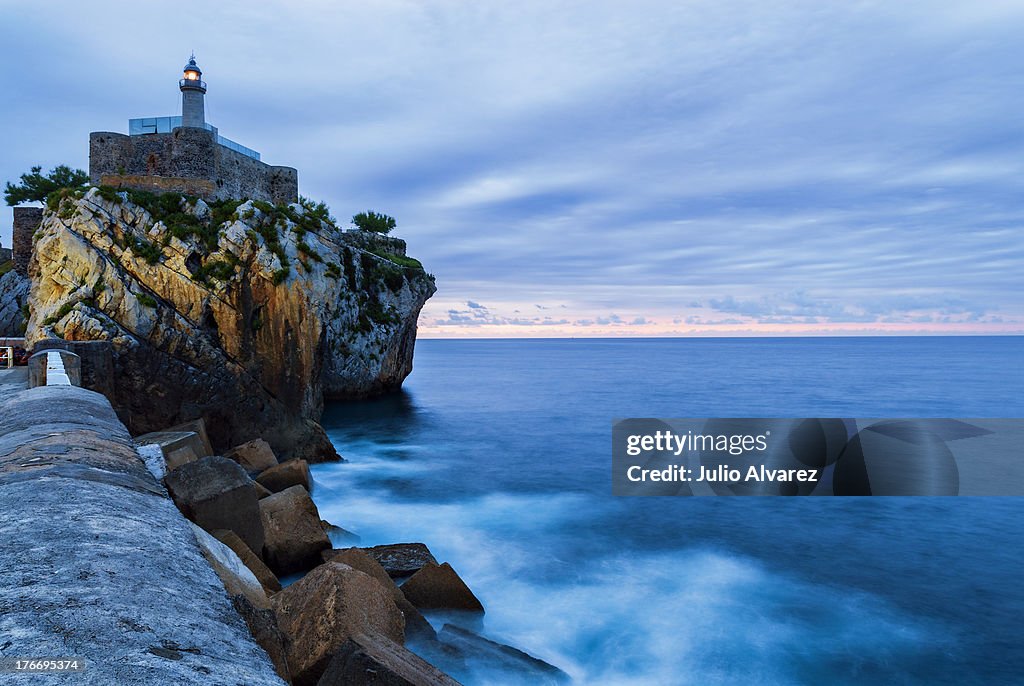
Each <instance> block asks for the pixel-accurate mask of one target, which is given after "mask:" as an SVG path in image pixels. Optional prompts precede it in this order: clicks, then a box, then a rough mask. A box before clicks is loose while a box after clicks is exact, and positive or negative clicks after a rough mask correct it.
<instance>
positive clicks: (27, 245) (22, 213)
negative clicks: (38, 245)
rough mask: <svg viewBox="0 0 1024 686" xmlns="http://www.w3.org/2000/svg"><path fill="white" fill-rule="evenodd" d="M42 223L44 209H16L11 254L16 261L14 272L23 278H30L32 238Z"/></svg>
mask: <svg viewBox="0 0 1024 686" xmlns="http://www.w3.org/2000/svg"><path fill="white" fill-rule="evenodd" d="M42 221H43V208H42V207H15V208H14V226H13V229H12V231H11V233H12V236H11V238H12V241H11V252H12V255H13V259H14V271H16V272H18V273H19V274H21V275H22V276H28V263H29V260H31V259H32V237H33V236H34V235H35V232H36V229H38V228H39V225H40V224H41V223H42Z"/></svg>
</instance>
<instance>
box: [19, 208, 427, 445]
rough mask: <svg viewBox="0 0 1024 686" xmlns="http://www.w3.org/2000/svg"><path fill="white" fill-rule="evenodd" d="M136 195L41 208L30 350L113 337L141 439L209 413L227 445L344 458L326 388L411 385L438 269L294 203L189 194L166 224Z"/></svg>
mask: <svg viewBox="0 0 1024 686" xmlns="http://www.w3.org/2000/svg"><path fill="white" fill-rule="evenodd" d="M128 197H129V196H128V195H127V194H124V193H120V194H118V193H111V192H109V191H107V190H105V191H103V192H100V191H99V190H98V189H91V190H90V191H89V192H87V193H86V194H85V195H84V196H83V197H81V198H76V197H74V196H73V195H69V196H68V197H65V198H64V199H63V200H62V201H61V202H60V204H59V206H58V207H57V208H55V211H47V212H45V213H44V217H43V221H42V224H41V226H40V228H39V230H38V231H37V234H36V235H37V237H36V240H35V244H34V249H33V256H32V261H31V263H30V265H29V274H30V276H31V277H32V286H31V293H30V295H29V307H30V311H31V316H30V319H29V322H28V330H27V334H26V335H27V338H28V339H29V343H30V344H31V343H34V342H35V341H39V340H42V339H46V338H63V339H65V340H75V341H92V340H102V341H109V342H110V343H111V344H112V349H113V359H114V366H115V369H116V378H117V388H116V393H115V397H114V398H112V402H113V403H114V405H115V408H116V409H117V410H118V412H119V414H120V416H121V417H122V418H124V420H125V421H126V423H128V425H129V428H130V429H131V431H132V432H133V434H141V433H147V432H151V431H156V430H160V429H161V428H163V427H166V426H170V425H173V424H175V423H177V422H181V421H185V420H191V419H195V418H197V417H202V418H204V419H205V420H206V426H207V429H208V431H209V437H210V439H211V441H212V444H213V447H214V449H215V450H218V451H223V450H226V449H228V448H229V447H231V446H235V445H238V444H239V443H242V442H243V441H247V440H249V439H251V438H252V437H253V436H261V437H263V438H264V439H265V440H266V441H267V442H268V443H269V444H270V445H271V447H272V448H273V449H274V451H275V452H276V453H277V455H278V456H279V457H281V458H283V459H287V458H291V457H301V458H304V459H307V460H308V461H310V462H314V461H322V460H326V459H338V455H337V453H336V451H335V450H334V448H333V446H332V445H331V443H330V441H329V440H328V439H327V436H326V434H325V433H324V431H323V429H322V428H321V427H320V425H319V424H318V423H317V422H318V420H319V418H320V414H321V412H322V408H323V400H324V397H325V395H326V397H329V398H335V397H358V396H365V395H370V394H374V393H379V392H384V391H387V390H391V389H396V388H398V387H399V386H400V385H401V383H402V381H403V380H404V379H405V377H406V376H407V375H408V374H409V372H410V371H411V369H412V353H413V347H414V345H415V336H416V319H417V316H418V314H419V311H420V308H421V307H422V306H423V303H424V302H425V301H426V299H427V298H429V297H430V296H431V295H432V294H433V292H434V290H435V288H434V284H433V280H432V278H430V277H429V276H428V275H427V274H426V272H425V271H424V270H423V269H422V267H420V266H419V265H418V263H417V262H415V261H414V260H410V259H409V258H407V257H405V255H404V244H403V243H402V242H401V241H397V239H387V238H384V237H380V239H379V240H378V239H375V238H369V237H366V236H359V235H357V234H358V233H362V232H355V233H353V232H345V231H341V230H339V229H337V228H336V227H334V226H332V225H329V224H327V223H325V222H321V221H320V220H318V219H312V218H310V217H305V216H304V214H303V213H302V212H301V211H300V210H301V208H298V206H292V207H287V208H286V207H277V208H274V207H271V206H268V205H264V204H261V203H253V202H246V203H242V204H240V205H238V206H237V207H231V206H230V205H224V206H221V207H218V208H214V211H212V212H211V213H209V215H208V216H205V218H202V219H199V218H197V212H196V208H195V206H194V205H192V204H189V202H188V201H185V200H182V201H180V203H179V207H178V208H177V211H176V212H166V213H165V215H164V216H161V217H159V219H160V221H157V218H154V216H153V215H152V214H151V213H150V212H149V211H148V210H147V209H146V208H144V207H142V206H140V205H136V204H133V203H132V202H130V201H129V200H128ZM167 198H168V196H162V197H161V199H160V200H161V201H160V203H150V206H151V207H152V209H153V211H154V212H158V214H159V211H160V210H159V208H160V207H164V206H165V201H166V199H167ZM297 208H298V209H297ZM172 209H173V208H172ZM198 214H204V213H198Z"/></svg>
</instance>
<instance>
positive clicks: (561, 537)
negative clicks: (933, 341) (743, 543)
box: [315, 460, 938, 685]
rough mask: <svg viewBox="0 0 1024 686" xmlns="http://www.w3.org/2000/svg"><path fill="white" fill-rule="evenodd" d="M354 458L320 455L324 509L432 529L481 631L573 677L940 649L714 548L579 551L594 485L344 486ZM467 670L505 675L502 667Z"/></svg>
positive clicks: (784, 679) (915, 625) (815, 665)
mask: <svg viewBox="0 0 1024 686" xmlns="http://www.w3.org/2000/svg"><path fill="white" fill-rule="evenodd" d="M374 462H376V461H374ZM380 462H381V464H379V465H376V467H384V466H386V465H388V464H390V466H391V467H394V466H395V465H394V463H393V462H390V463H389V461H388V460H381V461H380ZM349 469H350V465H322V466H318V467H316V471H315V473H316V476H317V481H318V483H320V482H325V483H329V484H331V488H330V489H328V490H322V491H320V492H318V493H317V495H316V499H317V504H318V506H319V508H320V511H321V514H322V515H323V516H324V517H325V518H326V519H328V520H330V521H332V522H336V523H338V524H340V525H341V526H344V527H346V528H352V529H354V530H356V531H358V532H359V533H360V534H361V535H362V536H363V544H364V545H373V544H376V543H384V542H396V541H423V542H426V543H427V544H428V545H429V546H430V548H431V549H432V551H433V552H434V553H435V555H436V556H437V557H438V558H439V559H440V560H446V561H449V562H451V563H452V565H453V566H454V567H455V568H456V570H457V571H458V572H459V573H460V574H461V575H462V576H463V578H464V579H465V580H466V581H467V583H469V585H470V586H471V587H472V588H473V590H474V592H476V594H477V595H478V596H479V597H480V598H481V600H482V601H483V603H484V605H485V606H486V607H487V614H486V616H485V619H484V624H483V629H482V631H483V633H484V634H486V635H488V636H490V637H492V638H494V639H495V640H499V641H503V642H506V643H509V644H511V645H515V646H517V647H519V648H521V649H523V650H526V651H527V652H529V653H531V654H533V655H535V656H537V657H539V658H542V659H544V660H547V661H548V662H551V663H552V664H555V665H557V666H558V667H560V668H562V669H563V670H565V671H566V672H568V673H569V674H570V675H571V676H572V677H573V678H574V679H575V680H576V681H577V682H579V683H586V684H615V685H623V684H652V683H656V684H714V683H745V684H761V683H763V684H788V683H806V682H807V681H808V680H813V679H814V678H815V677H816V676H820V677H822V678H825V677H826V676H827V675H830V674H831V675H833V676H834V675H836V674H837V671H836V670H837V669H838V670H850V669H854V670H857V669H859V668H858V667H857V665H860V664H863V666H864V669H865V670H866V671H865V673H864V674H863V675H862V676H867V675H868V674H870V670H871V669H872V666H873V665H881V664H884V662H885V661H886V660H887V659H889V658H891V657H893V656H901V658H905V657H906V656H907V655H908V654H909V655H912V654H913V653H915V652H916V651H919V650H924V649H926V648H927V649H934V647H935V642H936V640H938V639H937V637H936V636H935V635H934V634H935V631H933V627H928V626H925V625H924V624H923V623H921V622H920V621H919V620H917V619H915V618H912V617H909V616H907V615H905V614H902V613H901V612H899V611H898V610H897V609H895V608H893V607H892V606H890V605H887V604H886V603H885V602H884V601H883V600H882V599H881V598H879V597H876V596H873V595H870V594H866V593H863V592H856V593H855V592H852V591H849V590H846V589H842V588H839V587H835V586H830V585H827V584H819V583H811V582H808V581H804V580H800V579H796V578H793V577H791V576H788V575H787V574H784V573H780V572H776V571H773V570H771V569H769V568H767V567H766V566H765V565H764V564H762V563H761V562H759V561H757V560H754V559H752V558H749V557H744V556H739V555H735V554H732V553H729V552H725V551H721V550H709V549H707V548H699V547H695V548H691V549H686V550H681V551H673V552H659V553H645V554H636V553H633V552H630V551H625V550H624V551H622V552H614V551H609V550H607V549H603V550H597V551H593V553H592V554H591V555H588V556H586V557H585V558H584V559H574V557H575V556H574V555H573V554H571V553H570V552H565V551H564V550H563V547H567V546H564V544H566V543H568V542H570V541H571V542H572V543H573V544H574V545H579V544H580V543H581V541H579V540H571V539H572V538H573V537H574V536H577V535H578V536H586V535H587V534H586V533H584V532H585V531H586V527H585V526H581V524H583V523H584V520H585V519H586V518H587V516H588V513H592V508H593V506H594V502H593V499H592V498H588V496H584V495H574V494H563V495H521V494H507V493H506V494H492V495H487V496H483V497H478V498H473V499H469V500H463V501H455V502H424V501H413V502H409V501H403V500H399V499H396V498H394V497H391V496H390V495H389V493H388V492H387V491H386V490H373V489H371V488H367V487H366V485H365V484H363V485H362V486H361V487H360V488H358V489H357V488H354V487H352V486H351V485H350V484H351V479H350V478H348V477H346V476H345V471H346V470H349ZM404 470H405V465H402V466H401V471H403V472H404ZM348 474H349V477H350V476H352V475H354V473H353V472H351V471H350V472H348ZM540 542H543V543H540ZM583 543H584V544H585V541H584V542H583ZM596 545H597V541H595V546H596ZM442 666H444V665H442ZM839 673H841V672H839ZM456 676H458V674H457V673H456ZM472 677H473V683H494V684H509V683H510V677H509V675H508V674H491V675H481V674H479V673H475V674H473V675H472ZM838 682H839V683H841V682H842V679H839V680H838Z"/></svg>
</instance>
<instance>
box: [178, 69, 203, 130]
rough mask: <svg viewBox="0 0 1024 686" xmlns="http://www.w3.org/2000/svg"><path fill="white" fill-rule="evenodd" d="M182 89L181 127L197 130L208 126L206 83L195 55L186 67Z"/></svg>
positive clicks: (180, 86)
mask: <svg viewBox="0 0 1024 686" xmlns="http://www.w3.org/2000/svg"><path fill="white" fill-rule="evenodd" d="M178 87H179V88H180V89H181V125H182V126H186V127H191V128H196V129H202V128H204V127H205V126H206V103H205V98H206V82H205V81H203V72H202V70H201V69H200V68H199V65H197V64H196V56H195V53H193V54H192V56H191V57H190V58H189V59H188V64H186V65H185V74H184V77H183V78H182V79H181V80H180V81H179V82H178Z"/></svg>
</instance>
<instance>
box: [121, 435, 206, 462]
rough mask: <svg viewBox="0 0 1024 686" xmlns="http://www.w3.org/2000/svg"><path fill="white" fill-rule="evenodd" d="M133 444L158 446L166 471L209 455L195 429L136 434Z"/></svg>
mask: <svg viewBox="0 0 1024 686" xmlns="http://www.w3.org/2000/svg"><path fill="white" fill-rule="evenodd" d="M135 445H158V446H160V450H161V451H162V452H163V454H164V460H165V462H166V463H167V471H168V472H170V471H173V470H175V469H177V468H178V467H180V466H182V465H183V464H186V463H188V462H195V461H196V460H198V459H199V458H200V457H206V456H208V455H210V453H209V452H208V451H207V449H206V445H205V444H204V442H203V439H202V436H200V435H199V434H198V433H196V432H195V431H155V432H153V433H148V434H143V435H141V436H138V437H137V438H136V439H135Z"/></svg>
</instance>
